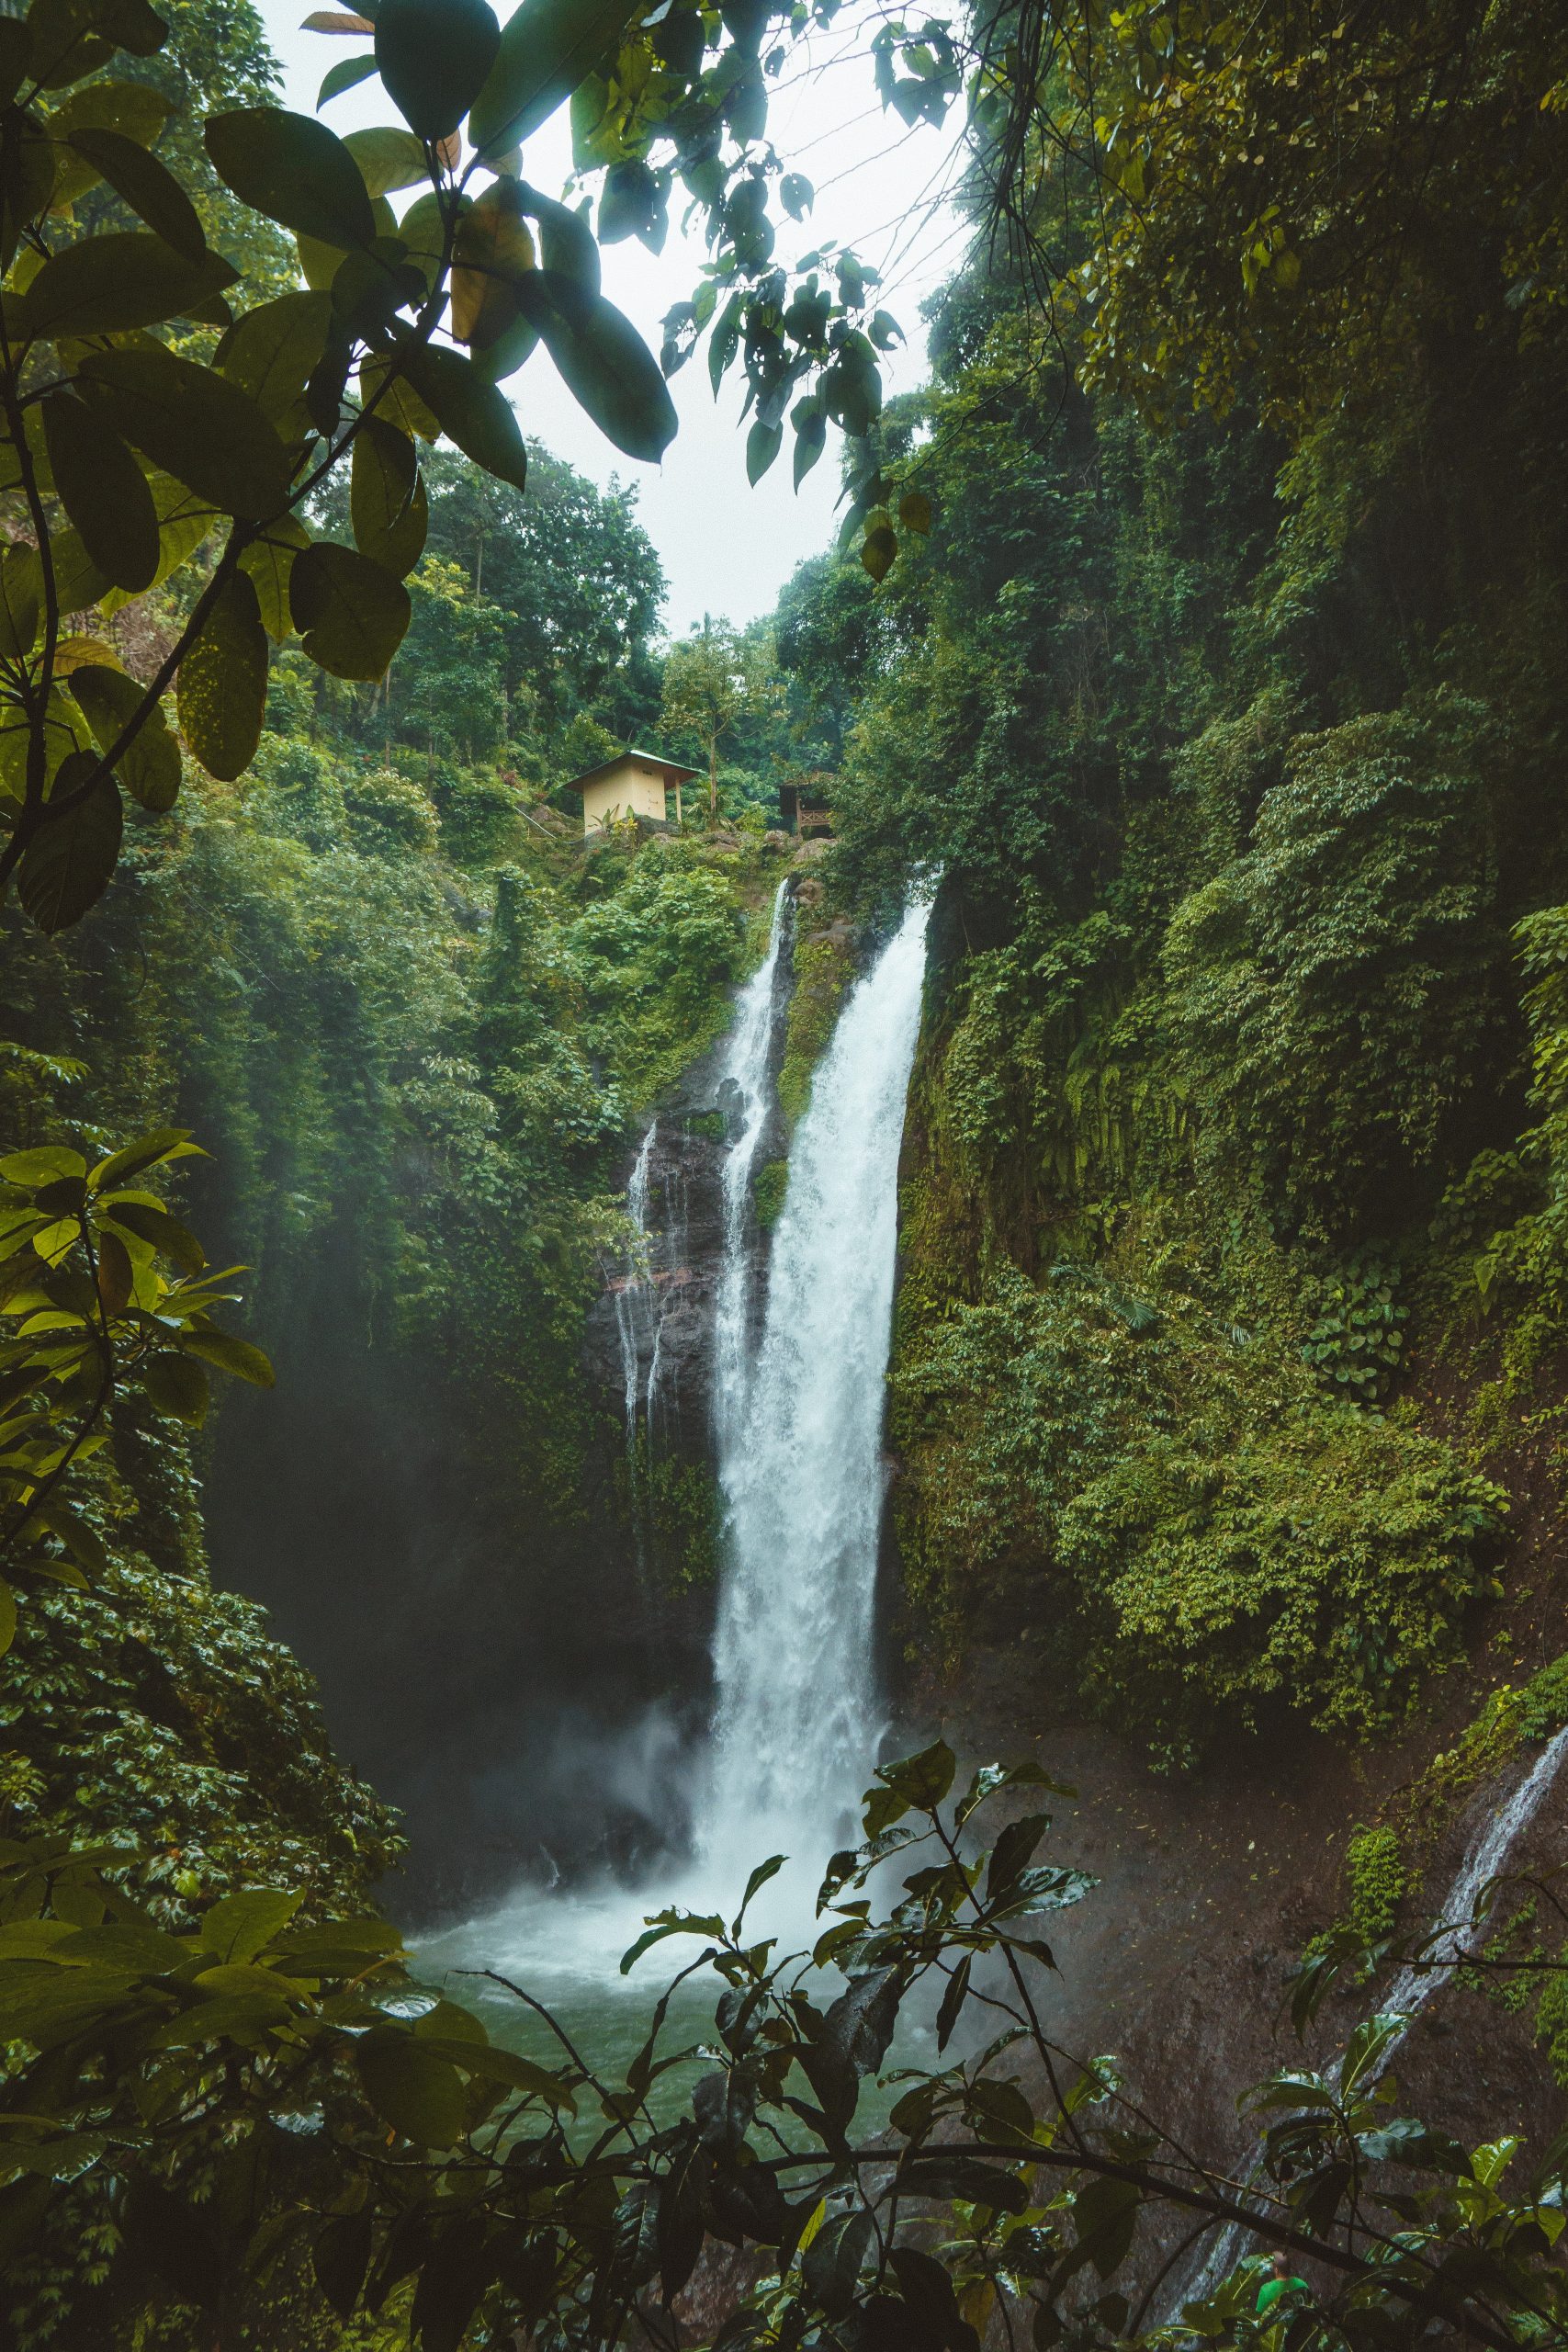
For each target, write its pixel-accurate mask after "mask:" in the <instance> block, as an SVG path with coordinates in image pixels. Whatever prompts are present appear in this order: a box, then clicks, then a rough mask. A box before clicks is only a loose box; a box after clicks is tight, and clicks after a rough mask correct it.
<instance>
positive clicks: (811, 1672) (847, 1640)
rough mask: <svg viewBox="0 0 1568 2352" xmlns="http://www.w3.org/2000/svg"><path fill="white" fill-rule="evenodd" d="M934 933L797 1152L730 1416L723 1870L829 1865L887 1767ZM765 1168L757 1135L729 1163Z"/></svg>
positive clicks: (919, 936)
mask: <svg viewBox="0 0 1568 2352" xmlns="http://www.w3.org/2000/svg"><path fill="white" fill-rule="evenodd" d="M929 915H930V909H929V906H928V905H925V904H920V905H918V906H915V907H912V908H911V909H910V910H909V911H908V914H907V915H906V916H905V918H904V920H903V922H902V923H901V924H900V926H899V928H898V930H897V933H896V934H895V935H894V937H893V939H892V940H891V941H890V942H889V944H887V946H886V948H884V950H883V951H882V953H881V955H880V956H878V958H877V960H876V962H875V963H874V965H873V966H872V967H871V969H870V970H869V971H868V972H866V973H865V975H864V976H863V978H861V980H860V981H859V982H858V983H857V985H856V986H855V988H854V989H853V990H852V992H851V994H850V996H849V998H848V1000H847V1001H846V1003H845V1005H844V1009H843V1011H842V1012H841V1013H840V1018H839V1023H838V1026H837V1028H836V1030H835V1032H834V1035H833V1039H832V1042H831V1044H830V1045H829V1049H828V1052H827V1054H826V1056H825V1057H824V1058H823V1060H822V1062H821V1064H820V1065H819V1067H818V1071H817V1074H816V1078H815V1080H814V1081H813V1085H812V1090H811V1099H810V1103H809V1104H808V1106H807V1111H806V1114H805V1115H804V1117H803V1118H802V1119H801V1121H800V1124H799V1125H798V1127H797V1128H796V1130H795V1139H794V1143H793V1146H792V1148H791V1151H790V1159H789V1180H788V1185H787V1188H786V1191H785V1195H784V1207H783V1210H782V1212H781V1214H780V1216H779V1220H778V1224H777V1226H776V1227H775V1228H774V1233H773V1256H772V1264H771V1271H770V1274H769V1281H768V1299H767V1309H766V1316H765V1319H764V1322H763V1328H762V1333H761V1340H760V1342H759V1344H758V1347H757V1351H756V1355H755V1358H754V1360H753V1361H752V1362H751V1363H750V1365H749V1366H747V1365H745V1364H744V1363H743V1361H742V1364H741V1368H740V1370H739V1374H732V1375H731V1376H732V1377H734V1378H735V1382H736V1386H735V1393H734V1395H733V1396H732V1397H731V1398H730V1400H729V1401H728V1404H727V1405H726V1407H725V1408H723V1409H722V1410H721V1412H720V1415H719V1462H718V1468H719V1479H720V1484H721V1487H722V1490H723V1495H724V1501H725V1507H726V1513H727V1521H728V1529H727V1532H728V1557H727V1562H726V1574H725V1579H724V1585H723V1589H722V1592H721V1596H720V1601H719V1611H718V1622H717V1626H716V1633H715V1639H714V1668H715V1675H716V1682H717V1689H718V1705H717V1714H716V1735H715V1745H714V1758H713V1782H712V1792H711V1796H710V1799H709V1804H708V1811H707V1819H706V1823H705V1836H704V1841H703V1842H704V1847H705V1859H706V1860H707V1861H708V1863H709V1865H710V1867H712V1866H714V1865H719V1864H723V1865H726V1866H732V1867H736V1868H743V1866H744V1864H745V1863H746V1862H748V1861H754V1860H758V1859H760V1858H761V1856H762V1855H765V1854H766V1853H768V1852H769V1851H770V1849H776V1848H777V1847H779V1846H780V1845H781V1844H783V1845H784V1847H785V1848H786V1849H788V1850H789V1851H791V1852H792V1853H794V1854H795V1855H798V1856H800V1857H801V1858H802V1859H803V1860H805V1859H807V1858H809V1860H811V1862H812V1863H813V1864H815V1863H816V1862H817V1860H818V1859H819V1857H820V1855H821V1854H822V1853H825V1852H826V1851H827V1850H828V1849H829V1847H830V1846H831V1845H832V1844H834V1843H836V1842H838V1838H839V1834H840V1828H841V1826H842V1820H843V1816H844V1815H845V1813H846V1812H847V1811H848V1809H849V1807H850V1806H851V1805H852V1804H853V1802H854V1799H855V1797H856V1796H857V1795H858V1793H859V1791H860V1788H861V1786H862V1784H863V1778H864V1775H865V1772H866V1770H867V1768H868V1767H869V1765H870V1763H871V1760H872V1751H873V1748H874V1708H875V1687H874V1670H873V1657H872V1648H873V1641H872V1636H873V1611H874V1600H875V1584H876V1557H877V1539H878V1534H879V1532H880V1526H881V1519H882V1498H883V1485H884V1480H883V1470H882V1459H881V1446H882V1419H883V1402H884V1389H883V1383H884V1375H885V1374H886V1364H887V1351H888V1344H889V1340H890V1338H891V1332H892V1319H893V1283H894V1272H895V1260H896V1253H897V1176H898V1154H899V1148H900V1145H901V1142H902V1138H903V1132H904V1104H905V1097H906V1094H907V1092H908V1082H909V1070H910V1067H911V1064H912V1062H913V1059H914V1053H915V1041H916V1036H917V1034H918V1031H919V1017H920V996H921V989H922V985H923V981H924V975H925V943H926V926H927V922H928V920H929ZM754 1124H755V1126H756V1128H757V1129H758V1130H759V1131H760V1126H761V1114H758V1117H757V1119H756V1121H755V1123H754ZM755 1148H756V1145H755V1140H754V1137H753V1138H752V1139H751V1140H750V1143H748V1137H747V1136H746V1135H743V1136H741V1138H740V1139H739V1140H738V1142H737V1143H736V1145H735V1147H734V1149H733V1151H732V1153H731V1160H732V1162H736V1161H739V1160H740V1156H741V1154H742V1153H743V1152H745V1151H747V1150H748V1149H750V1151H751V1152H754V1151H755ZM749 1167H750V1161H749V1159H748V1160H746V1161H744V1162H743V1163H742V1168H743V1170H749ZM737 1191H738V1192H739V1179H738V1182H737ZM743 1237H744V1227H743V1222H742V1219H741V1217H740V1216H739V1213H738V1214H737V1216H736V1218H735V1221H734V1226H733V1229H732V1232H731V1234H730V1236H729V1238H728V1260H729V1263H728V1266H727V1270H726V1286H727V1288H728V1286H729V1283H730V1281H731V1275H732V1273H733V1276H734V1282H735V1295H737V1297H739V1299H741V1300H743V1298H744V1292H743V1291H742V1290H741V1288H740V1284H741V1282H742V1280H743V1273H742V1271H741V1269H742V1264H743V1254H742V1253H743V1247H744V1238H743ZM733 1317H734V1320H733V1327H732V1328H733V1331H734V1333H735V1335H736V1336H737V1338H738V1341H739V1348H740V1350H741V1351H743V1348H744V1329H745V1321H744V1315H743V1310H742V1308H741V1306H736V1307H735V1308H734V1309H733Z"/></svg>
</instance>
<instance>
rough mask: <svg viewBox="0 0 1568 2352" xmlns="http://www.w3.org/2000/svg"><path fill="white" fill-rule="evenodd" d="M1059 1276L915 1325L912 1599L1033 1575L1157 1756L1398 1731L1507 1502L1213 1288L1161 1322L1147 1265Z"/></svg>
mask: <svg viewBox="0 0 1568 2352" xmlns="http://www.w3.org/2000/svg"><path fill="white" fill-rule="evenodd" d="M1059 1271H1060V1272H1065V1273H1066V1272H1070V1273H1071V1274H1072V1275H1073V1276H1074V1277H1075V1279H1072V1280H1058V1281H1047V1283H1045V1284H1044V1285H1043V1286H1042V1287H1040V1288H1036V1287H1035V1286H1034V1285H1033V1284H1032V1283H1029V1282H1028V1281H1026V1280H1025V1279H1024V1277H1023V1276H1022V1275H1021V1274H1020V1273H1019V1272H1017V1271H1016V1269H1014V1268H1012V1267H1010V1266H1003V1267H1001V1268H999V1269H997V1270H994V1271H993V1272H992V1273H991V1276H990V1278H989V1281H988V1283H987V1294H986V1295H985V1297H984V1299H983V1300H982V1301H981V1303H980V1304H978V1305H976V1306H958V1307H956V1308H955V1309H953V1311H951V1312H950V1313H948V1314H946V1315H944V1316H942V1317H939V1318H932V1319H931V1320H930V1321H929V1322H927V1323H926V1324H925V1325H924V1326H923V1328H920V1329H917V1330H915V1331H913V1332H908V1333H906V1334H904V1335H903V1337H902V1344H901V1352H900V1356H899V1359H898V1362H897V1367H896V1370H895V1374H894V1381H893V1396H894V1430H895V1440H896V1442H897V1444H898V1445H899V1447H900V1450H901V1452H902V1453H903V1454H904V1457H905V1461H906V1464H907V1469H908V1474H909V1475H908V1476H907V1477H906V1480H905V1484H904V1498H903V1502H902V1506H901V1511H902V1518H903V1531H902V1532H903V1534H904V1539H905V1548H906V1560H907V1566H908V1573H909V1576H910V1580H911V1583H912V1585H913V1587H914V1589H915V1590H916V1591H917V1593H918V1594H919V1597H920V1598H921V1599H922V1600H925V1601H926V1602H927V1603H928V1605H931V1606H932V1607H933V1609H934V1611H936V1612H938V1613H940V1611H942V1607H943V1605H944V1603H947V1602H952V1601H953V1600H956V1602H957V1605H958V1606H959V1607H960V1608H962V1609H967V1608H969V1607H972V1606H973V1605H974V1604H975V1602H976V1600H977V1599H978V1598H979V1595H980V1592H981V1591H982V1590H983V1589H984V1588H985V1586H986V1585H987V1583H989V1582H991V1581H992V1580H993V1579H994V1578H995V1577H997V1576H998V1574H1000V1573H1002V1572H1003V1571H1004V1570H1006V1571H1008V1572H1010V1574H1011V1575H1012V1577H1014V1579H1015V1580H1016V1579H1018V1578H1019V1577H1023V1578H1026V1579H1027V1580H1028V1583H1029V1584H1030V1585H1031V1586H1032V1587H1033V1589H1034V1591H1035V1594H1036V1598H1035V1600H1034V1602H1033V1604H1032V1606H1033V1608H1034V1609H1035V1610H1036V1611H1038V1613H1039V1615H1040V1616H1041V1617H1042V1618H1043V1619H1045V1620H1047V1621H1049V1620H1050V1619H1051V1618H1052V1617H1053V1616H1054V1615H1055V1616H1058V1617H1059V1616H1060V1615H1062V1614H1063V1613H1064V1612H1066V1615H1067V1617H1068V1618H1069V1620H1070V1623H1071V1625H1072V1627H1073V1629H1074V1638H1073V1643H1072V1644H1069V1645H1066V1646H1068V1647H1072V1646H1075V1645H1076V1650H1077V1656H1076V1659H1075V1663H1076V1666H1077V1671H1078V1673H1079V1675H1080V1677H1081V1679H1082V1684H1083V1688H1084V1690H1085V1692H1086V1694H1087V1696H1088V1697H1089V1701H1090V1702H1091V1703H1093V1704H1095V1705H1097V1706H1098V1707H1100V1709H1102V1710H1103V1711H1104V1712H1106V1713H1112V1714H1114V1715H1115V1716H1116V1717H1117V1718H1118V1719H1119V1720H1121V1721H1123V1722H1128V1721H1131V1722H1132V1723H1133V1724H1135V1725H1136V1726H1137V1727H1139V1728H1140V1729H1141V1731H1142V1732H1143V1734H1144V1736H1145V1737H1146V1738H1147V1739H1148V1741H1149V1743H1150V1745H1151V1747H1152V1748H1153V1750H1154V1751H1155V1753H1156V1756H1157V1757H1158V1758H1160V1759H1161V1760H1163V1761H1165V1762H1174V1761H1185V1760H1188V1759H1189V1758H1190V1757H1191V1756H1193V1755H1194V1754H1195V1753H1196V1752H1197V1750H1198V1749H1199V1748H1200V1747H1201V1744H1202V1742H1203V1740H1204V1738H1205V1737H1206V1736H1207V1735H1208V1733H1209V1731H1210V1730H1211V1729H1212V1727H1213V1724H1215V1723H1216V1722H1217V1721H1219V1720H1221V1719H1225V1718H1228V1719H1230V1720H1232V1721H1234V1722H1237V1723H1240V1724H1245V1725H1247V1726H1256V1725H1257V1724H1259V1723H1260V1722H1261V1721H1262V1720H1263V1718H1264V1716H1265V1715H1266V1714H1267V1713H1270V1712H1278V1711H1280V1710H1281V1709H1288V1710H1293V1711H1296V1712H1299V1713H1303V1714H1304V1715H1305V1716H1306V1717H1307V1718H1308V1719H1309V1720H1310V1721H1312V1722H1313V1723H1314V1724H1317V1725H1319V1726H1320V1727H1323V1728H1325V1729H1337V1730H1343V1731H1347V1732H1349V1733H1351V1734H1353V1735H1366V1734H1370V1733H1372V1732H1376V1731H1378V1730H1380V1729H1382V1728H1384V1727H1385V1726H1387V1725H1389V1724H1392V1723H1393V1722H1394V1721H1395V1720H1396V1719H1397V1718H1398V1717H1399V1716H1400V1715H1401V1714H1402V1713H1405V1712H1406V1711H1407V1710H1408V1708H1409V1706H1410V1704H1411V1703H1412V1702H1413V1701H1414V1699H1415V1697H1416V1691H1417V1689H1418V1687H1419V1682H1420V1679H1421V1677H1422V1676H1423V1675H1425V1674H1426V1673H1427V1672H1429V1671H1431V1670H1433V1669H1440V1668H1444V1667H1446V1666H1448V1665H1449V1664H1450V1663H1451V1662H1452V1661H1453V1660H1454V1659H1455V1658H1456V1657H1457V1656H1458V1646H1459V1631H1460V1625H1461V1619H1462V1616H1463V1613H1464V1610H1465V1607H1466V1604H1467V1602H1468V1601H1469V1600H1470V1599H1471V1598H1472V1595H1473V1594H1475V1593H1476V1592H1477V1591H1478V1590H1479V1589H1482V1588H1483V1585H1484V1584H1485V1582H1486V1577H1485V1572H1484V1570H1483V1566H1482V1565H1481V1562H1482V1555H1483V1552H1484V1550H1485V1548H1486V1544H1487V1542H1488V1539H1489V1538H1491V1537H1492V1536H1493V1535H1494V1533H1495V1530H1496V1527H1497V1524H1498V1510H1499V1507H1500V1501H1501V1498H1500V1496H1499V1494H1498V1492H1497V1490H1496V1489H1495V1488H1494V1487H1490V1486H1489V1485H1487V1484H1486V1483H1485V1482H1483V1481H1482V1480H1481V1479H1479V1478H1477V1477H1475V1476H1472V1474H1471V1473H1470V1472H1469V1471H1467V1470H1466V1469H1465V1468H1464V1466H1463V1465H1462V1464H1461V1462H1460V1460H1459V1459H1458V1457H1457V1456H1456V1455H1455V1454H1454V1453H1452V1452H1451V1451H1450V1449H1449V1448H1448V1447H1447V1446H1446V1445H1444V1444H1442V1443H1440V1442H1438V1441H1436V1440H1434V1439H1431V1438H1427V1437H1424V1436H1421V1435H1419V1434H1417V1433H1416V1431H1414V1430H1410V1429H1408V1428H1406V1427H1404V1426H1403V1425H1401V1424H1398V1423H1395V1422H1393V1421H1388V1420H1383V1419H1378V1418H1375V1417H1371V1416H1368V1415H1365V1414H1362V1413H1360V1412H1358V1411H1355V1410H1353V1409H1351V1408H1347V1407H1345V1406H1343V1405H1340V1404H1337V1403H1336V1402H1334V1401H1332V1400H1330V1399H1327V1398H1325V1397H1323V1396H1322V1394H1321V1391H1320V1390H1319V1389H1318V1388H1317V1386H1316V1384H1315V1382H1314V1379H1313V1377H1312V1375H1311V1374H1310V1373H1309V1372H1308V1370H1307V1367H1306V1366H1305V1365H1304V1364H1303V1363H1300V1361H1299V1359H1298V1360H1297V1361H1296V1362H1295V1363H1292V1360H1291V1358H1290V1356H1289V1355H1288V1353H1286V1352H1285V1351H1280V1350H1276V1349H1274V1348H1273V1347H1271V1346H1270V1345H1269V1344H1268V1342H1267V1341H1266V1340H1265V1341H1261V1342H1258V1343H1254V1342H1253V1341H1252V1340H1251V1338H1250V1336H1249V1334H1248V1333H1247V1332H1246V1331H1245V1330H1242V1329H1239V1328H1238V1327H1234V1326H1231V1325H1229V1324H1228V1323H1227V1322H1226V1321H1225V1320H1224V1318H1223V1317H1222V1316H1221V1315H1220V1314H1217V1313H1213V1312H1211V1311H1210V1310H1209V1309H1208V1308H1207V1307H1205V1306H1204V1305H1203V1304H1202V1303H1201V1301H1199V1300H1198V1299H1196V1298H1194V1297H1192V1296H1190V1295H1181V1294H1179V1293H1168V1294H1167V1295H1165V1296H1163V1297H1162V1299H1161V1301H1160V1304H1159V1307H1158V1309H1157V1312H1156V1310H1154V1309H1153V1308H1152V1307H1151V1306H1150V1304H1149V1302H1148V1301H1147V1300H1146V1299H1144V1298H1142V1297H1141V1296H1140V1295H1139V1287H1140V1286H1139V1284H1138V1283H1137V1282H1136V1281H1134V1269H1132V1268H1129V1269H1127V1270H1126V1271H1125V1272H1123V1270H1122V1268H1121V1267H1116V1268H1115V1269H1114V1273H1115V1279H1114V1280H1108V1279H1105V1278H1102V1277H1100V1276H1099V1275H1098V1274H1096V1273H1095V1272H1093V1271H1092V1270H1088V1269H1078V1268H1073V1269H1066V1270H1059ZM1062 1646H1064V1645H1061V1644H1059V1645H1058V1647H1059V1648H1060V1647H1062Z"/></svg>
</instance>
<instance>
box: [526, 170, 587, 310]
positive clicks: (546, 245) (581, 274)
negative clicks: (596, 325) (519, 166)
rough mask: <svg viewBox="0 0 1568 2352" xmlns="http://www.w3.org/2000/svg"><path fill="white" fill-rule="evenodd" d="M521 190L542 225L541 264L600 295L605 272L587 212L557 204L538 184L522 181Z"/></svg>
mask: <svg viewBox="0 0 1568 2352" xmlns="http://www.w3.org/2000/svg"><path fill="white" fill-rule="evenodd" d="M518 193H519V195H520V196H521V197H522V198H523V201H524V205H525V209H526V210H527V211H528V212H529V213H531V214H532V216H533V218H534V219H535V220H536V221H537V222H538V224H539V261H540V266H542V267H543V268H545V269H547V270H548V271H550V272H551V274H552V276H553V277H558V278H566V279H570V283H571V284H572V285H573V286H579V287H581V288H582V289H583V291H584V292H585V293H588V294H597V293H598V292H599V291H600V290H601V284H602V278H603V272H602V269H601V266H600V260H599V247H598V244H597V243H596V241H595V239H594V235H593V232H592V229H591V228H590V227H589V225H588V220H587V216H586V214H584V213H581V212H574V211H573V210H572V209H571V207H570V204H560V203H558V201H557V200H556V198H554V197H553V196H542V195H541V194H540V192H539V190H538V189H537V188H536V187H527V186H526V185H525V184H523V183H519V187H518Z"/></svg>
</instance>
